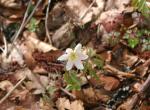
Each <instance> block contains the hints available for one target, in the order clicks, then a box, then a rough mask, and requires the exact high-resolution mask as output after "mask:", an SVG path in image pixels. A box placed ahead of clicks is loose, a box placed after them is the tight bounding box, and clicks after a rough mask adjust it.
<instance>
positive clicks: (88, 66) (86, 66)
mask: <svg viewBox="0 0 150 110" xmlns="http://www.w3.org/2000/svg"><path fill="white" fill-rule="evenodd" d="M83 71H84V73H85V74H89V75H90V76H91V77H93V78H95V79H97V80H98V76H97V74H96V71H95V70H94V69H93V68H92V64H90V63H88V62H85V64H84V70H83Z"/></svg>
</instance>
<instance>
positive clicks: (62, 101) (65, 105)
mask: <svg viewBox="0 0 150 110" xmlns="http://www.w3.org/2000/svg"><path fill="white" fill-rule="evenodd" d="M56 106H57V108H58V110H65V109H68V110H70V101H69V100H68V99H66V98H59V99H58V100H57V101H56Z"/></svg>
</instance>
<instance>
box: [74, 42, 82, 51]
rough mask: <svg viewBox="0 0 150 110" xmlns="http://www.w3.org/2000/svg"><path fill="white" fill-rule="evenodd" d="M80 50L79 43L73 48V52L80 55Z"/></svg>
mask: <svg viewBox="0 0 150 110" xmlns="http://www.w3.org/2000/svg"><path fill="white" fill-rule="evenodd" d="M81 48H82V45H81V44H80V43H79V44H78V45H77V46H76V47H75V49H74V51H75V52H77V53H80V52H81Z"/></svg>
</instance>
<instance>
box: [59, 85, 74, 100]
mask: <svg viewBox="0 0 150 110" xmlns="http://www.w3.org/2000/svg"><path fill="white" fill-rule="evenodd" d="M60 90H62V91H63V92H64V93H66V94H68V95H69V96H71V97H72V98H73V99H75V98H76V96H75V95H73V94H71V93H70V92H68V91H67V90H65V89H63V88H62V87H61V88H60Z"/></svg>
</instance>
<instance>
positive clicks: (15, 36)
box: [12, 0, 32, 41]
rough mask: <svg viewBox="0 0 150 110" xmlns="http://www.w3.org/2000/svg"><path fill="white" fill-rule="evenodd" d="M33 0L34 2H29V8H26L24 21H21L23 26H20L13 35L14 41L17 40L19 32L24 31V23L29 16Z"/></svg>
mask: <svg viewBox="0 0 150 110" xmlns="http://www.w3.org/2000/svg"><path fill="white" fill-rule="evenodd" d="M31 2H32V0H30V1H29V3H28V7H27V10H26V12H25V14H24V18H23V21H22V23H21V26H20V28H19V30H18V31H17V32H16V33H15V34H14V36H13V37H12V38H13V41H16V39H17V38H18V36H19V34H20V33H21V31H22V30H23V28H24V23H25V20H26V18H27V16H28V12H29V9H30V5H31Z"/></svg>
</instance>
